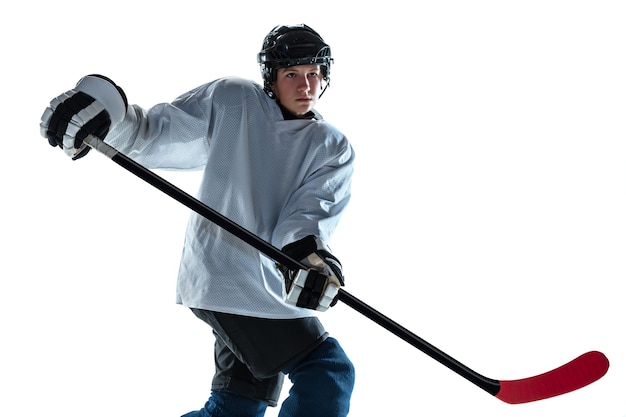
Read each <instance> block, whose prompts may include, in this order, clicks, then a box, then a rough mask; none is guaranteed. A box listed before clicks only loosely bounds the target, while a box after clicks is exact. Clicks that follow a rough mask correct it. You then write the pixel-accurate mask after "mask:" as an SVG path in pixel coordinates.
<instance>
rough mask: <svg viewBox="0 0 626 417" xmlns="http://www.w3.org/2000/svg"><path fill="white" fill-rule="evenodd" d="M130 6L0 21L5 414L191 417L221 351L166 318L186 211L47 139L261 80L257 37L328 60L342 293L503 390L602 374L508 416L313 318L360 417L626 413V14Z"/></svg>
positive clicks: (368, 330) (0, 397)
mask: <svg viewBox="0 0 626 417" xmlns="http://www.w3.org/2000/svg"><path fill="white" fill-rule="evenodd" d="M139 4H140V2H129V1H124V2H122V1H107V2H91V1H68V0H60V1H54V2H44V1H39V2H29V1H24V2H19V3H13V4H12V5H11V9H10V10H9V9H7V7H8V6H7V5H6V4H5V5H3V6H2V8H3V9H4V10H2V11H1V13H0V16H1V17H0V20H1V22H0V23H1V24H0V35H1V39H2V64H1V69H0V71H2V77H1V78H0V83H1V87H2V88H1V90H0V91H2V97H3V100H2V104H1V111H0V117H1V118H2V138H1V139H2V141H1V143H2V152H1V158H2V161H1V163H0V170H1V172H0V174H1V175H0V181H2V215H1V216H0V219H1V220H0V221H1V222H2V224H1V229H0V230H1V231H2V234H1V236H2V240H1V242H2V248H1V252H0V254H1V255H0V256H1V257H2V258H1V259H2V261H1V262H0V280H1V281H0V282H1V284H0V285H1V288H0V295H1V302H0V320H1V322H0V323H1V329H2V343H1V344H0V415H3V416H14V417H15V416H34V415H44V414H45V415H63V416H67V417H72V416H85V415H89V416H96V417H97V416H112V415H115V416H133V415H142V416H164V417H165V416H168V417H169V416H179V415H181V414H183V413H185V412H187V411H190V410H193V409H197V408H199V407H200V406H202V404H203V403H204V401H205V400H206V397H207V396H208V394H209V384H210V380H211V375H212V335H211V333H210V331H209V329H208V327H207V326H206V325H204V324H203V323H202V322H200V321H199V320H197V319H195V317H193V315H192V314H191V313H189V312H188V311H187V310H186V309H185V308H183V307H180V306H177V305H175V304H174V289H175V281H176V271H177V267H178V259H179V254H180V250H181V247H182V237H183V231H184V226H185V223H186V219H187V215H188V211H187V209H186V208H184V207H182V206H181V205H180V204H179V203H177V202H175V201H173V200H172V199H170V198H169V197H167V196H165V195H164V194H161V193H160V192H159V191H156V190H155V189H153V188H152V187H150V186H149V185H147V184H145V183H143V182H142V181H141V180H139V179H137V178H136V177H134V176H133V175H132V174H130V173H128V172H126V171H125V170H123V169H122V168H120V167H118V166H117V165H116V164H114V163H112V162H110V161H109V160H108V159H106V158H105V157H103V156H102V155H98V154H96V153H95V152H92V154H90V155H89V156H88V157H87V158H85V159H82V160H80V161H77V162H72V161H70V160H69V159H68V158H66V157H65V155H63V154H62V152H60V151H59V150H58V149H54V148H51V147H50V146H48V145H47V142H46V140H45V139H43V138H42V137H40V136H39V126H38V125H39V118H40V115H41V113H42V112H43V110H44V108H45V107H46V106H47V104H48V102H49V101H50V99H52V98H53V97H55V96H57V95H59V94H60V93H62V92H64V91H66V90H68V89H69V88H71V87H73V86H74V85H75V83H76V82H77V81H78V79H79V78H80V77H81V76H83V75H85V74H88V73H94V72H97V73H101V74H105V75H107V76H109V77H111V78H112V79H114V80H115V81H116V82H117V83H118V84H120V85H121V86H122V87H123V88H124V89H125V91H126V93H127V95H128V97H129V100H130V101H131V102H132V103H137V104H140V105H143V106H146V107H149V106H151V105H153V104H156V103H158V102H163V101H171V100H172V99H174V98H175V97H176V96H178V95H179V94H182V93H184V92H185V91H187V90H189V89H191V88H193V87H196V86H197V85H200V84H202V83H204V82H207V81H210V80H212V79H214V78H217V77H220V76H224V75H240V76H244V77H248V78H253V79H256V80H259V78H260V77H259V75H258V67H257V64H256V56H255V55H256V53H257V52H258V50H259V48H260V46H261V41H262V39H263V37H264V36H265V34H266V33H267V32H268V31H269V30H270V29H271V28H272V27H274V26H275V25H277V24H294V23H302V22H304V23H307V24H309V25H310V26H312V27H313V28H315V29H316V30H318V31H319V32H320V33H321V34H322V36H323V37H324V38H325V40H326V41H327V42H328V43H330V45H331V47H332V50H333V54H334V56H335V65H334V66H333V68H332V85H331V87H330V89H329V90H328V92H327V93H326V95H325V96H324V97H323V98H322V100H321V102H320V105H319V110H320V111H321V112H322V113H323V114H324V116H325V117H326V119H327V120H328V121H330V122H331V123H333V124H335V125H336V126H338V127H339V128H340V129H341V130H342V131H344V133H346V134H347V135H348V136H349V138H350V139H351V141H352V143H353V145H354V147H355V149H356V152H357V158H358V162H357V166H356V174H355V178H354V197H353V201H352V203H351V206H350V207H349V209H348V211H347V213H346V215H345V217H344V219H343V222H342V224H341V225H340V227H339V229H338V231H337V233H336V235H335V237H334V239H333V241H332V247H333V250H334V252H335V253H336V254H337V255H338V256H339V258H340V259H341V260H342V262H343V264H344V267H345V272H346V275H347V287H346V290H347V291H348V292H350V293H351V294H353V295H355V296H357V297H358V298H360V299H361V300H363V301H365V302H366V303H368V304H370V305H372V306H373V307H375V308H377V309H378V310H380V311H381V312H383V313H384V314H386V315H387V316H389V317H391V318H393V319H395V320H396V321H398V322H399V323H401V324H402V325H404V326H405V327H407V328H408V329H410V330H411V331H413V332H415V333H416V334H417V335H419V336H420V337H422V338H424V339H426V340H428V341H429V342H431V343H432V344H434V345H435V346H437V347H439V348H440V349H442V350H444V351H445V352H447V353H449V354H450V355H452V356H453V357H455V358H456V359H458V360H460V361H461V362H463V363H464V364H466V365H468V366H470V367H471V368H473V369H475V370H476V371H478V372H480V373H482V374H484V375H486V376H488V377H491V378H495V379H499V380H507V379H518V378H523V377H529V376H532V375H536V374H539V373H542V372H545V371H548V370H550V369H552V368H555V367H557V366H559V365H561V364H563V363H565V362H567V361H569V360H571V359H573V358H574V357H576V356H578V355H580V354H582V353H584V352H586V351H589V350H600V351H602V352H604V353H605V354H606V355H607V356H608V357H609V359H610V361H611V368H610V369H609V372H608V374H607V375H606V376H605V377H604V378H602V379H601V380H599V381H597V382H596V383H594V384H592V385H590V386H588V387H586V388H584V389H581V390H579V391H576V392H574V393H570V394H568V395H564V396H561V397H557V398H553V399H548V400H544V401H539V402H536V403H531V404H525V405H508V404H505V403H503V402H501V401H499V400H498V399H496V398H494V397H492V396H491V395H489V394H487V393H485V392H483V391H482V390H480V389H479V388H477V387H475V386H474V385H473V384H471V383H469V382H468V381H466V380H465V379H463V378H461V377H459V376H458V375H456V374H454V373H453V372H451V371H449V370H448V369H447V368H445V367H443V366H442V365H440V364H439V363H438V362H436V361H434V360H432V359H431V358H429V357H428V356H426V355H425V354H423V353H422V352H420V351H419V350H417V349H415V348H413V347H411V346H410V345H408V344H406V343H405V342H403V341H401V340H400V339H398V338H397V337H395V336H393V335H392V334H391V333H389V332H387V331H386V330H384V329H382V328H381V327H379V326H378V325H376V324H374V323H372V322H371V321H369V320H368V319H366V318H364V317H363V316H361V315H360V314H358V313H356V312H355V311H353V310H352V309H350V308H349V307H347V306H345V305H343V304H339V305H338V306H337V307H335V308H334V309H332V310H331V311H330V312H328V313H326V314H324V315H323V317H322V319H323V321H324V323H325V324H326V325H327V327H328V329H329V330H330V332H331V334H332V335H334V336H335V337H337V338H338V339H339V340H340V341H341V343H342V345H343V346H344V348H345V349H346V351H347V352H348V353H349V355H350V357H351V358H352V359H353V361H354V363H355V365H356V368H357V384H356V387H355V391H354V396H353V401H352V412H351V415H352V416H373V415H383V416H397V415H401V416H413V415H415V416H418V415H429V416H452V415H480V416H482V417H487V416H498V417H512V416H533V417H548V416H550V417H552V416H557V415H558V416H570V417H573V416H606V417H610V416H614V417H623V416H626V400H624V388H625V387H626V363H625V362H626V354H625V352H626V340H625V339H626V338H625V337H624V334H623V332H624V313H625V309H624V295H623V285H622V283H623V280H624V277H625V272H626V267H625V262H624V255H625V253H626V252H625V249H626V241H625V239H626V237H625V236H626V234H625V232H626V221H625V219H624V214H625V212H626V175H625V174H626V159H625V156H626V154H625V151H626V143H625V140H626V135H625V133H626V127H625V126H626V124H625V121H626V119H625V114H626V113H625V110H626V81H625V74H626V59H625V55H624V51H625V46H626V45H625V44H626V25H624V22H625V21H626V11H625V10H624V7H623V6H622V5H623V3H622V2H621V1H603V0H593V1H571V0H568V1H565V0H564V1H554V0H541V1H535V0H530V1H528V0H526V1H495V0H494V1H485V0H481V1H460V0H459V1H437V2H434V1H433V2H426V1H416V2H406V1H399V0H388V1H385V2H370V1H363V2H350V5H349V6H348V5H346V4H347V2H341V1H336V2H332V3H327V2H295V3H294V2H284V3H281V2H268V1H256V0H255V1H251V0H244V1H242V0H234V1H228V2H209V1H203V2H200V1H186V0H179V1H177V2H163V1H151V2H141V6H140V5H139ZM163 175H165V176H166V177H167V178H168V179H170V180H171V181H172V182H174V183H176V184H177V185H179V186H180V187H181V188H184V189H186V190H187V191H189V192H190V193H194V192H195V185H196V182H195V181H196V177H195V176H194V175H189V174H180V173H179V174H164V173H163ZM276 412H277V410H276V409H271V410H269V411H268V413H267V415H268V416H272V415H276Z"/></svg>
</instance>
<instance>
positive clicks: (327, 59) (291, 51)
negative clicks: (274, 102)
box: [257, 24, 333, 98]
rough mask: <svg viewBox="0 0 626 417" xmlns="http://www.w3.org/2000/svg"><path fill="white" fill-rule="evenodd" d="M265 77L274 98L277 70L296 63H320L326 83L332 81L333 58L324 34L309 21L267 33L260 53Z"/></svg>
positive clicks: (276, 28)
mask: <svg viewBox="0 0 626 417" xmlns="http://www.w3.org/2000/svg"><path fill="white" fill-rule="evenodd" d="M257 61H258V63H259V65H260V66H261V75H262V76H263V89H264V90H265V92H266V93H267V94H268V95H269V96H270V97H272V98H274V92H273V91H272V84H274V83H275V82H276V69H278V68H287V67H293V66H295V65H310V64H312V65H319V66H320V69H321V71H322V76H323V77H324V81H326V86H328V83H329V82H330V64H331V63H332V62H333V58H332V57H331V54H330V47H329V46H328V45H327V44H326V43H325V42H324V40H323V39H322V37H321V36H320V35H319V34H318V33H317V32H316V31H314V30H313V29H311V28H310V27H309V26H307V25H305V24H300V25H294V26H283V25H281V26H276V27H275V28H274V29H272V30H271V31H270V33H268V34H267V36H265V39H264V40H263V47H262V49H261V52H259V54H258V56H257Z"/></svg>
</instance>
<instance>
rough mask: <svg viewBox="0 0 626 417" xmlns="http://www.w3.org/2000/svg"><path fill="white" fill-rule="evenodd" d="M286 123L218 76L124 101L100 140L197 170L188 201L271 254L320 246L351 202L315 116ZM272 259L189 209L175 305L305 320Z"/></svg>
mask: <svg viewBox="0 0 626 417" xmlns="http://www.w3.org/2000/svg"><path fill="white" fill-rule="evenodd" d="M314 113H315V115H316V117H315V119H313V120H309V119H296V120H285V119H284V117H283V114H282V112H281V110H280V108H279V106H278V105H277V103H276V102H275V100H272V99H270V98H269V97H268V96H267V95H266V94H265V92H264V91H263V89H262V88H261V86H260V85H258V84H257V83H255V82H252V81H249V80H244V79H241V78H223V79H219V80H216V81H213V82H211V83H208V84H205V85H203V86H200V87H198V88H196V89H194V90H192V91H190V92H188V93H186V94H184V95H182V96H180V97H179V98H177V99H176V100H174V101H173V102H172V103H171V104H158V105H156V106H154V107H152V108H150V109H148V110H145V109H142V108H140V107H139V106H136V105H133V106H130V107H129V110H128V113H127V115H126V118H125V119H124V121H123V122H122V123H120V124H119V125H118V126H116V127H115V129H113V130H112V131H111V132H110V133H109V135H107V137H106V142H108V143H110V144H111V145H112V146H114V147H115V148H116V149H118V150H119V151H120V152H122V153H124V154H126V155H127V156H129V157H130V158H132V159H134V160H136V161H137V162H139V163H141V164H143V165H144V166H146V167H148V168H151V169H170V170H203V171H204V174H203V177H202V182H201V186H200V190H199V192H198V195H197V197H198V198H199V199H200V200H201V201H203V202H204V203H205V204H207V205H208V206H209V207H211V208H213V209H215V210H216V211H218V212H220V213H221V214H223V215H224V216H226V217H228V218H229V219H231V220H233V221H234V222H236V223H238V224H239V225H241V226H243V227H244V228H246V229H248V230H250V231H251V232H252V233H254V234H256V235H258V236H259V237H260V238H262V239H264V240H266V241H268V242H270V243H271V244H273V245H274V246H276V247H278V248H282V247H283V246H284V245H286V244H287V243H290V242H293V241H295V240H298V239H300V238H302V237H305V236H307V235H310V234H312V235H316V236H319V237H320V238H321V239H322V240H325V241H328V239H329V238H330V235H331V233H332V232H333V231H334V229H335V227H336V225H337V222H338V220H339V218H340V216H341V214H342V212H343V211H344V208H345V207H346V204H347V203H348V200H349V199H350V181H351V176H352V169H353V161H354V151H353V149H352V147H351V145H350V144H349V142H348V140H347V139H346V137H345V136H344V135H343V134H342V133H341V132H339V131H338V130H337V129H336V128H335V127H333V126H331V125H330V124H328V123H327V122H325V121H324V120H323V119H322V118H321V116H320V115H319V113H317V112H314ZM283 291H284V289H283V278H282V275H281V274H280V272H279V271H278V270H277V268H276V265H275V262H274V261H273V260H271V259H269V258H267V257H265V256H264V255H262V254H260V253H259V252H258V251H257V250H256V249H253V248H251V247H250V246H249V245H248V244H246V243H244V242H242V241H240V240H239V239H238V238H236V237H234V236H232V235H231V234H229V233H228V232H226V231H224V230H222V229H221V228H220V227H218V226H216V225H215V224H213V223H211V222H210V221H208V220H206V219H204V218H203V217H201V216H199V215H197V214H196V213H192V214H191V217H190V219H189V223H188V227H187V231H186V235H185V244H184V248H183V254H182V259H181V264H180V270H179V276H178V283H177V294H176V302H177V303H179V304H182V305H185V306H187V307H193V308H201V309H207V310H214V311H220V312H225V313H233V314H243V315H248V316H254V317H263V318H295V317H304V316H310V315H314V314H315V313H314V312H313V311H312V310H305V309H301V308H297V307H293V306H290V305H288V304H286V303H284V302H283Z"/></svg>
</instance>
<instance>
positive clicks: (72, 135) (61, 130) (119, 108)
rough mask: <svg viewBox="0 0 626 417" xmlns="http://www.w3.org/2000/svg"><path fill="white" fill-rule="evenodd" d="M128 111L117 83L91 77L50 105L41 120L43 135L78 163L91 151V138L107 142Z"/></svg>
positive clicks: (103, 78)
mask: <svg viewBox="0 0 626 417" xmlns="http://www.w3.org/2000/svg"><path fill="white" fill-rule="evenodd" d="M127 108H128V102H127V100H126V95H125V94H124V91H123V90H122V89H121V88H119V87H118V86H117V85H115V83H114V82H113V81H111V80H110V79H108V78H106V77H103V76H102V75H97V74H93V75H88V76H86V77H83V78H82V79H81V80H80V81H78V84H76V87H75V88H74V89H72V90H69V91H67V92H65V93H63V94H61V95H60V96H58V97H56V98H54V99H53V100H52V101H51V102H50V106H49V107H48V108H46V110H45V111H44V113H43V115H42V116H41V124H40V126H41V135H42V136H43V137H45V138H47V139H48V142H49V143H50V145H51V146H59V147H60V148H61V149H63V151H64V152H65V153H66V154H67V155H68V156H70V157H71V158H72V159H74V160H76V159H78V158H82V157H83V156H85V155H87V153H88V152H89V150H90V149H91V148H90V147H89V146H87V144H86V143H84V142H83V141H84V139H85V138H86V137H87V136H88V135H94V136H96V137H98V138H100V139H104V137H105V136H106V135H107V133H109V131H110V130H111V129H113V127H115V126H116V125H117V124H118V123H119V122H121V121H122V120H123V119H124V116H125V115H126V109H127Z"/></svg>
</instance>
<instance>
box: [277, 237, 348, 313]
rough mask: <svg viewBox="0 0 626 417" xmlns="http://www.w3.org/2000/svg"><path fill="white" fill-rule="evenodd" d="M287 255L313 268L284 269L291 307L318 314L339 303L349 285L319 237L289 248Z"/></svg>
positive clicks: (286, 248) (339, 264) (336, 261)
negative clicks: (340, 291) (313, 311)
mask: <svg viewBox="0 0 626 417" xmlns="http://www.w3.org/2000/svg"><path fill="white" fill-rule="evenodd" d="M283 252H285V253H286V254H287V255H289V256H290V257H292V258H294V259H297V260H298V261H300V262H301V263H302V264H304V265H305V266H307V267H309V269H307V270H297V271H292V270H286V269H284V268H283V275H284V277H285V301H286V302H287V304H291V305H295V306H298V307H303V308H308V309H311V310H318V311H326V310H328V308H329V307H332V306H334V305H335V304H337V301H336V300H335V297H336V296H337V293H338V292H339V288H340V287H342V286H343V285H344V284H345V283H344V278H343V271H342V268H341V263H340V262H339V260H338V259H337V258H336V257H335V256H333V255H332V254H331V253H330V249H328V247H327V246H326V245H324V243H323V242H322V241H321V240H320V239H319V238H317V237H315V236H313V235H309V236H307V237H305V238H303V239H300V240H298V241H296V242H293V243H290V244H288V245H286V246H285V247H284V248H283Z"/></svg>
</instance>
